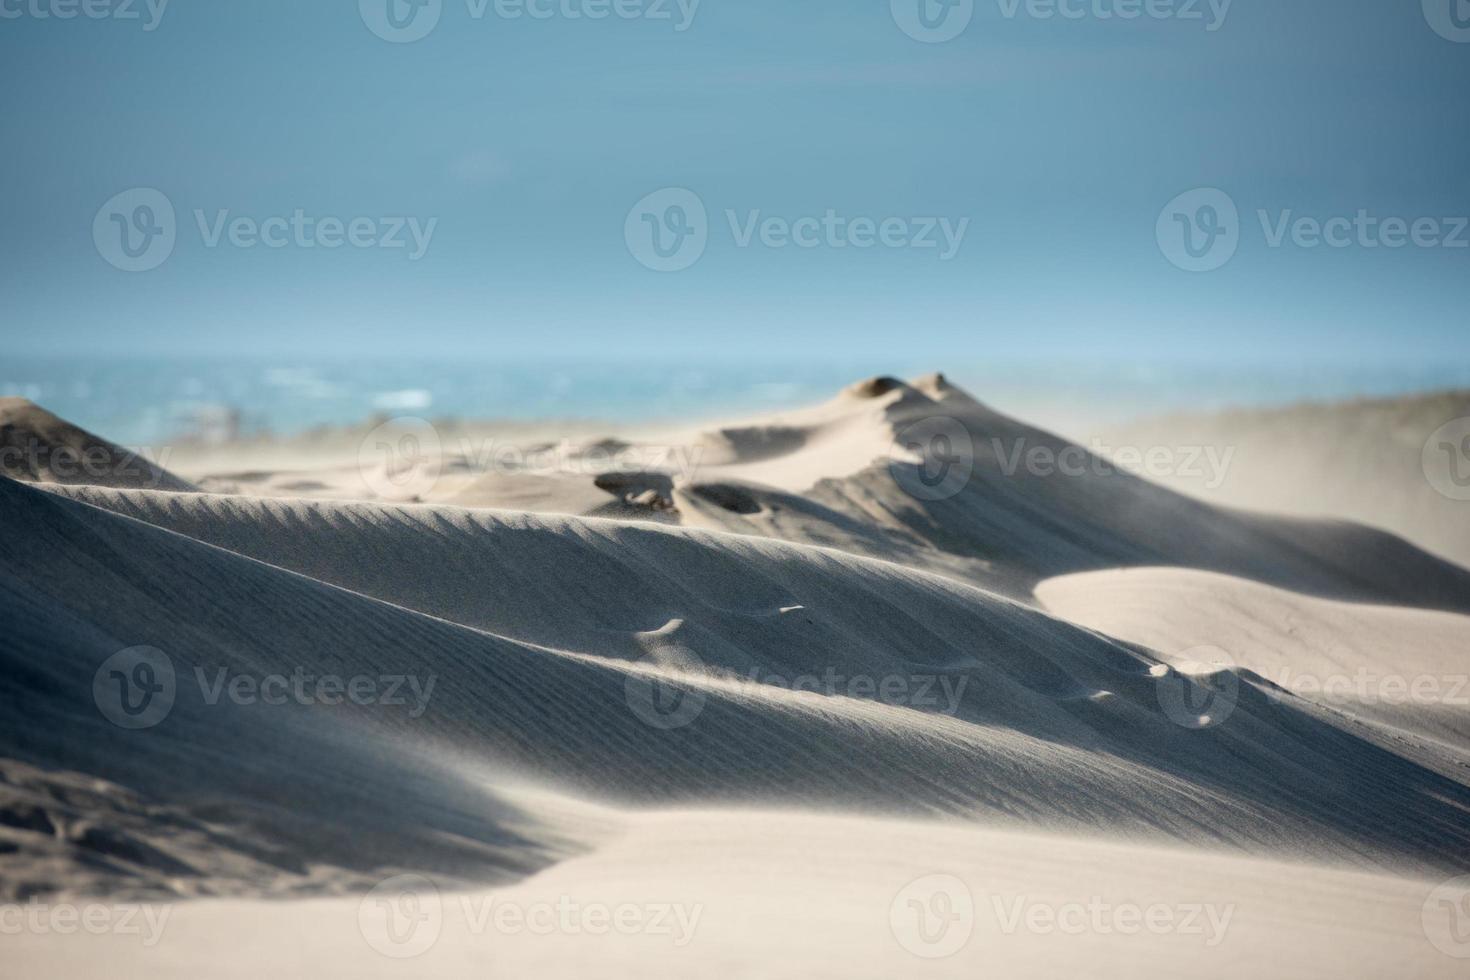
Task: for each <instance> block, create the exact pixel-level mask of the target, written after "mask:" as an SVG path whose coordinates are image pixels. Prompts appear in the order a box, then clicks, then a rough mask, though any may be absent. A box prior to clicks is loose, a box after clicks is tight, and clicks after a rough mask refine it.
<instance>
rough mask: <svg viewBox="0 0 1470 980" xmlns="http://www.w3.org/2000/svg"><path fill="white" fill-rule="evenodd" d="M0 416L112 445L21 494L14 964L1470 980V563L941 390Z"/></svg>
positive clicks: (939, 382)
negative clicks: (559, 416)
mask: <svg viewBox="0 0 1470 980" xmlns="http://www.w3.org/2000/svg"><path fill="white" fill-rule="evenodd" d="M1441 421H1444V420H1441ZM0 425H3V426H4V431H5V432H6V439H7V440H8V444H14V445H20V444H26V442H27V440H29V441H30V442H32V443H39V442H41V441H44V442H45V443H46V445H50V446H53V447H54V446H56V445H60V444H62V443H65V444H66V445H68V446H71V447H73V450H75V451H84V450H85V449H86V448H87V446H88V445H99V446H101V445H105V446H109V447H110V449H108V450H107V452H108V453H111V454H112V455H104V454H102V453H99V454H98V455H97V456H96V459H97V460H98V463H99V465H98V467H97V468H96V469H95V471H94V477H95V478H94V479H91V480H90V481H86V480H74V479H68V480H65V481H59V482H58V481H57V480H56V479H55V476H56V474H55V473H53V472H51V471H49V470H47V469H46V468H45V467H44V466H30V465H27V466H21V467H11V468H9V469H7V472H8V473H10V475H11V476H15V477H18V478H19V479H9V478H5V479H0V513H4V514H5V516H6V521H5V534H4V535H3V536H0V589H3V592H4V599H3V602H0V617H3V630H4V633H3V635H4V637H5V642H4V643H3V644H0V657H3V663H4V666H3V671H0V710H3V718H4V721H3V724H0V734H3V738H4V744H3V747H0V757H3V759H0V886H3V890H4V892H5V895H4V901H5V903H7V904H3V905H0V932H3V934H4V938H3V940H0V943H3V949H4V961H5V963H6V968H7V972H10V971H13V972H14V974H15V975H17V976H27V977H46V976H57V977H71V976H78V975H104V974H105V975H109V976H120V977H161V976H162V977H172V976H179V977H197V976H221V977H233V976H239V977H247V976H249V977H258V976H261V975H271V974H275V975H290V976H338V975H340V976H352V977H366V976H373V977H376V976H384V977H387V976H414V977H425V976H434V977H468V976H476V977H484V976H540V975H546V976H558V975H567V976H585V975H596V976H650V975H652V976H711V977H738V976H751V977H769V976H790V977H798V976H802V977H805V976H832V977H854V976H864V977H866V976H872V977H923V976H956V977H966V978H973V977H982V976H983V977H1011V976H1018V977H1028V976H1036V977H1053V976H1058V975H1064V974H1070V975H1082V976H1125V975H1126V976H1137V975H1145V976H1179V975H1181V974H1189V975H1203V976H1226V975H1229V976H1237V975H1248V976H1272V977H1275V976H1280V977H1311V976H1323V977H1327V976H1332V977H1344V976H1351V977H1386V976H1403V977H1409V976H1426V977H1431V976H1444V977H1460V976H1464V975H1465V971H1466V970H1467V969H1470V897H1467V896H1470V877H1462V876H1466V875H1467V874H1470V690H1467V689H1466V687H1465V678H1466V674H1467V673H1470V571H1467V570H1466V569H1465V568H1463V567H1461V566H1459V565H1456V564H1454V563H1452V562H1451V561H1449V560H1446V559H1445V558H1442V557H1436V556H1435V555H1432V554H1430V553H1428V552H1427V551H1425V550H1422V549H1421V548H1419V547H1416V546H1415V545H1414V544H1411V543H1409V542H1408V541H1406V540H1404V539H1402V538H1399V537H1396V536H1394V535H1393V534H1391V533H1389V532H1387V531H1384V530H1380V529H1376V528H1373V527H1369V526H1366V525H1364V524H1357V523H1351V522H1348V521H1345V520H1342V519H1338V518H1325V517H1320V516H1304V515H1306V514H1307V513H1309V512H1310V511H1311V508H1310V506H1309V504H1310V501H1309V500H1299V501H1298V503H1297V505H1295V506H1292V507H1290V508H1284V507H1283V508H1278V509H1277V510H1291V511H1293V512H1295V514H1296V516H1286V515H1283V514H1281V513H1277V512H1271V511H1265V510H1240V509H1228V508H1226V507H1223V506H1221V505H1219V504H1217V503H1212V502H1210V501H1208V500H1202V499H1197V497H1195V496H1186V495H1183V494H1181V493H1179V492H1176V490H1173V489H1168V488H1166V487H1164V486H1161V485H1159V484H1158V483H1156V482H1150V481H1147V480H1144V479H1141V478H1139V477H1136V476H1131V475H1128V474H1127V473H1123V472H1117V471H1114V470H1110V469H1108V468H1106V467H1099V466H1091V465H1084V466H1081V467H1078V468H1077V470H1076V471H1075V472H1071V471H1069V472H1060V471H1058V470H1057V469H1056V468H1055V467H1047V466H1043V465H1037V464H1035V463H1034V462H1033V463H1031V464H1027V463H1024V462H1023V463H1022V464H1021V465H1019V466H1017V465H1015V461H1016V460H1018V459H1021V460H1025V459H1026V458H1027V457H1026V456H1025V454H1026V453H1027V452H1030V451H1032V450H1039V451H1040V456H1039V457H1034V459H1041V460H1044V459H1046V458H1052V459H1055V458H1057V457H1059V456H1061V457H1064V458H1071V459H1074V460H1091V459H1092V457H1090V456H1088V455H1087V454H1086V452H1085V451H1084V450H1083V449H1081V448H1079V447H1075V446H1073V445H1072V444H1071V443H1070V442H1068V441H1067V440H1065V439H1063V438H1061V437H1059V436H1056V435H1053V434H1050V433H1047V432H1043V431H1040V430H1037V429H1034V428H1032V427H1029V426H1027V425H1025V424H1024V423H1022V422H1019V421H1017V420H1014V419H1010V418H1007V417H1006V416H1004V415H1002V414H1000V413H998V412H996V411H994V410H993V409H991V408H989V407H987V406H986V405H984V404H982V403H980V402H978V401H976V400H975V399H974V398H972V397H971V396H970V395H968V394H966V393H965V392H963V391H961V390H959V389H957V388H955V387H954V386H952V385H950V384H949V383H947V382H946V381H945V380H944V379H943V378H942V377H939V376H931V377H928V378H923V379H919V380H917V381H914V382H911V383H904V382H899V381H895V380H892V379H873V380H872V381H868V382H864V383H861V384H858V385H855V386H853V387H852V388H850V389H848V390H847V391H844V392H842V393H841V394H839V395H838V396H837V397H836V398H835V399H834V400H833V401H831V402H829V403H827V404H825V405H821V406H817V407H814V408H812V409H810V410H806V411H800V412H790V413H785V414H784V415H781V416H779V417H771V418H763V419H757V420H753V421H750V422H745V423H738V424H731V425H727V426H723V427H703V428H699V429H697V430H694V431H687V432H686V431H672V430H665V431H659V432H634V431H632V430H620V431H618V432H617V433H616V434H615V435H612V436H609V435H607V434H605V433H602V434H599V433H596V432H593V431H591V430H587V429H585V428H581V429H578V430H575V431H571V430H568V431H566V432H564V433H562V434H557V433H554V432H550V431H542V430H539V429H537V430H528V429H526V428H518V429H514V430H505V429H496V428H495V427H486V426H470V425H460V424H451V423H444V424H435V425H432V426H430V425H428V424H427V423H422V422H413V421H400V422H398V423H391V424H388V425H385V426H383V427H379V428H377V429H374V430H372V431H369V430H368V429H363V430H361V431H354V432H340V433H336V434H327V435H321V434H318V435H317V436H314V437H312V438H311V439H304V440H296V441H284V442H281V441H278V442H271V443H258V444H253V445H242V446H234V447H215V448H211V449H209V450H207V451H199V452H194V453H192V454H191V453H188V452H181V453H178V454H176V455H175V456H174V457H173V458H172V459H170V461H169V463H168V467H169V469H168V470H163V469H156V470H150V471H144V475H143V478H142V479H137V478H135V479H110V478H109V473H110V470H109V468H108V467H109V466H115V465H116V464H117V461H118V460H120V459H122V458H124V457H125V455H126V454H125V451H123V450H118V449H117V447H111V444H106V443H103V442H102V440H100V439H97V437H95V436H91V435H90V434H88V433H85V432H83V431H82V430H79V429H76V428H75V427H71V426H66V424H65V423H62V422H61V421H60V420H56V419H54V417H52V416H49V415H47V414H46V413H44V412H43V411H42V410H40V409H37V408H36V407H35V406H30V405H27V404H24V403H7V404H3V405H0ZM1017 447H1020V450H1021V453H1020V455H1017V452H1016V450H1017ZM119 454H122V455H119ZM48 458H49V457H48ZM107 460H112V462H111V463H108V462H107ZM175 474H177V475H175ZM21 481H25V482H21ZM1303 492H1304V493H1305V491H1303ZM1411 492H1417V491H1410V490H1408V489H1405V490H1404V491H1403V493H1405V494H1408V493H1411ZM1464 506H1467V507H1470V504H1465V505H1464ZM1444 513H1446V514H1451V515H1453V517H1454V518H1455V519H1458V520H1460V521H1464V519H1465V514H1464V513H1463V512H1460V511H1454V510H1447V511H1444ZM1374 523H1378V524H1381V525H1383V526H1389V525H1391V524H1392V521H1390V520H1387V519H1385V520H1382V521H1378V522H1374ZM139 648H145V650H144V651H143V652H139ZM165 675H166V679H165ZM323 682H325V683H326V686H325V687H324V686H323ZM159 684H163V686H164V687H167V688H168V689H169V690H168V694H167V697H165V695H164V694H163V693H161V691H160V692H155V693H153V694H149V695H148V697H147V698H142V693H144V689H145V688H150V686H153V685H159ZM129 685H132V686H131V687H129ZM390 688H391V691H390ZM155 697H156V698H158V699H159V700H154V699H155ZM164 700H168V701H169V703H168V704H167V705H166V706H165V705H163V701H164ZM140 705H142V706H144V707H141V708H140ZM58 908H63V909H64V908H71V909H73V911H74V912H75V914H76V917H75V918H74V919H73V920H70V922H71V926H72V928H69V929H68V928H66V922H67V921H68V920H66V919H65V913H63V914H62V917H61V918H58V917H57V916H56V915H55V914H53V913H54V912H55V910H56V909H58ZM38 909H40V910H43V911H37V910H38ZM123 909H133V910H134V911H135V912H136V913H137V914H136V917H135V919H134V920H133V921H132V923H131V924H132V925H135V926H137V927H138V928H136V929H124V928H122V927H121V925H119V924H118V921H117V920H118V918H119V916H120V910H123ZM99 910H100V911H99ZM87 915H94V916H95V919H94V922H95V924H96V928H95V929H89V928H86V927H85V926H83V925H79V924H78V922H85V921H86V916H87Z"/></svg>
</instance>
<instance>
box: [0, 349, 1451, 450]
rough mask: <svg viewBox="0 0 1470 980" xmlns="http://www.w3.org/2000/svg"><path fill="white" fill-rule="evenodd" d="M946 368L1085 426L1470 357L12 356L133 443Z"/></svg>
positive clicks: (637, 411)
mask: <svg viewBox="0 0 1470 980" xmlns="http://www.w3.org/2000/svg"><path fill="white" fill-rule="evenodd" d="M936 367H942V368H943V369H944V370H945V372H946V374H947V375H948V377H949V378H950V379H951V380H952V381H954V382H956V383H957V384H959V385H961V386H963V387H965V388H966V389H968V390H969V391H970V392H971V393H972V394H974V395H975V396H976V397H977V398H979V399H981V400H982V401H985V402H986V403H988V404H990V405H991V406H992V407H994V408H997V409H999V410H1001V411H1004V412H1006V413H1008V414H1011V415H1014V416H1018V417H1020V418H1023V419H1025V420H1027V421H1029V422H1033V423H1036V424H1039V425H1042V426H1045V427H1049V428H1053V429H1055V430H1058V431H1061V432H1064V433H1071V432H1078V433H1080V432H1083V431H1090V430H1092V429H1095V428H1097V427H1099V426H1104V425H1107V424H1110V423H1113V422H1121V421H1125V420H1127V419H1130V418H1135V417H1139V416H1144V415H1152V414H1159V413H1164V412H1172V411H1181V410H1214V409H1218V408H1224V407H1234V406H1255V405H1273V404H1285V403H1290V402H1297V401H1307V400H1333V399H1342V398H1351V397H1358V396H1384V395H1396V394H1403V393H1409V392H1416V391H1428V390H1434V389H1444V388H1456V387H1470V363H1462V364H1426V365H1422V366H1412V367H1406V366H1396V365H1362V366H1350V367H1343V366H1332V367H1327V366H1322V365H1316V366H1314V365H1310V364H1295V365H1285V366H1283V365H1272V366H1270V367H1260V366H1247V365H1228V366H1227V365H1219V364H1175V365H1166V364H1136V363H1120V362H1109V363H1102V362H1091V361H1076V362H1058V361H1056V360H1039V359H1038V360H1022V361H1017V360H1007V361H1004V362H996V363H988V364H966V363H964V362H963V361H960V362H958V363H951V364H943V365H935V364H904V363H876V362H872V361H857V360H848V361H833V362H827V363H785V364H777V363H772V364H761V363H754V362H734V363H706V364H686V363H672V362H669V363H656V362H613V363H596V364H594V363H581V362H575V361H554V362H553V361H539V362H536V361H515V362H496V361H484V362H476V361H473V360H454V361H450V360H443V361H411V360H404V359H390V358H384V359H381V360H362V361H313V360H289V359H272V360H243V359H239V358H232V359H223V358H220V359H208V358H197V359H186V358H171V359H146V358H118V357H100V356H99V357H96V358H91V359H89V358H86V357H68V358H42V357H36V358H8V359H6V360H5V361H4V362H0V395H20V396H22V397H25V398H29V399H31V400H32V401H34V402H37V403H39V404H40V405H42V406H43V407H45V408H47V409H49V410H50V411H52V412H55V413H56V414H57V415H60V416H61V417H63V418H65V419H67V420H69V421H72V422H75V423H77V424H78V425H81V426H83V427H85V428H87V429H90V430H92V431H93V432H96V433H98V434H100V435H102V436H105V437H107V438H109V439H112V440H113V441H115V442H119V443H122V444H125V445H131V446H139V445H161V444H164V443H166V442H168V441H170V440H179V439H185V438H191V439H204V440H219V439H223V438H226V437H229V436H232V435H245V436H249V435H258V434H264V433H276V434H285V435H290V434H296V433H299V432H302V431H305V430H308V429H312V428H315V427H318V426H324V425H348V424H354V423H360V422H363V421H365V420H368V419H370V418H373V417H374V416H398V415H413V416H421V417H424V418H430V419H435V418H450V417H454V418H473V419H498V418H505V419H558V418H561V419H591V420H608V421H617V422H659V421H663V420H674V419H684V420H690V419H692V420H705V419H720V420H729V419H732V418H736V417H739V416H740V415H742V414H759V413H763V412H770V411H775V410H779V409H783V408H789V407H794V406H800V405H806V404H813V403H816V402H819V401H823V400H826V399H828V398H830V397H832V396H833V395H834V394H835V393H836V392H837V391H838V390H839V389H841V388H842V387H844V386H845V385H847V384H850V383H851V382H853V381H856V380H859V379H861V378H863V377H867V376H870V375H874V374H880V373H881V374H895V375H898V376H900V377H914V376H917V375H920V374H923V373H926V372H928V371H932V370H934V369H935V368H936Z"/></svg>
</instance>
